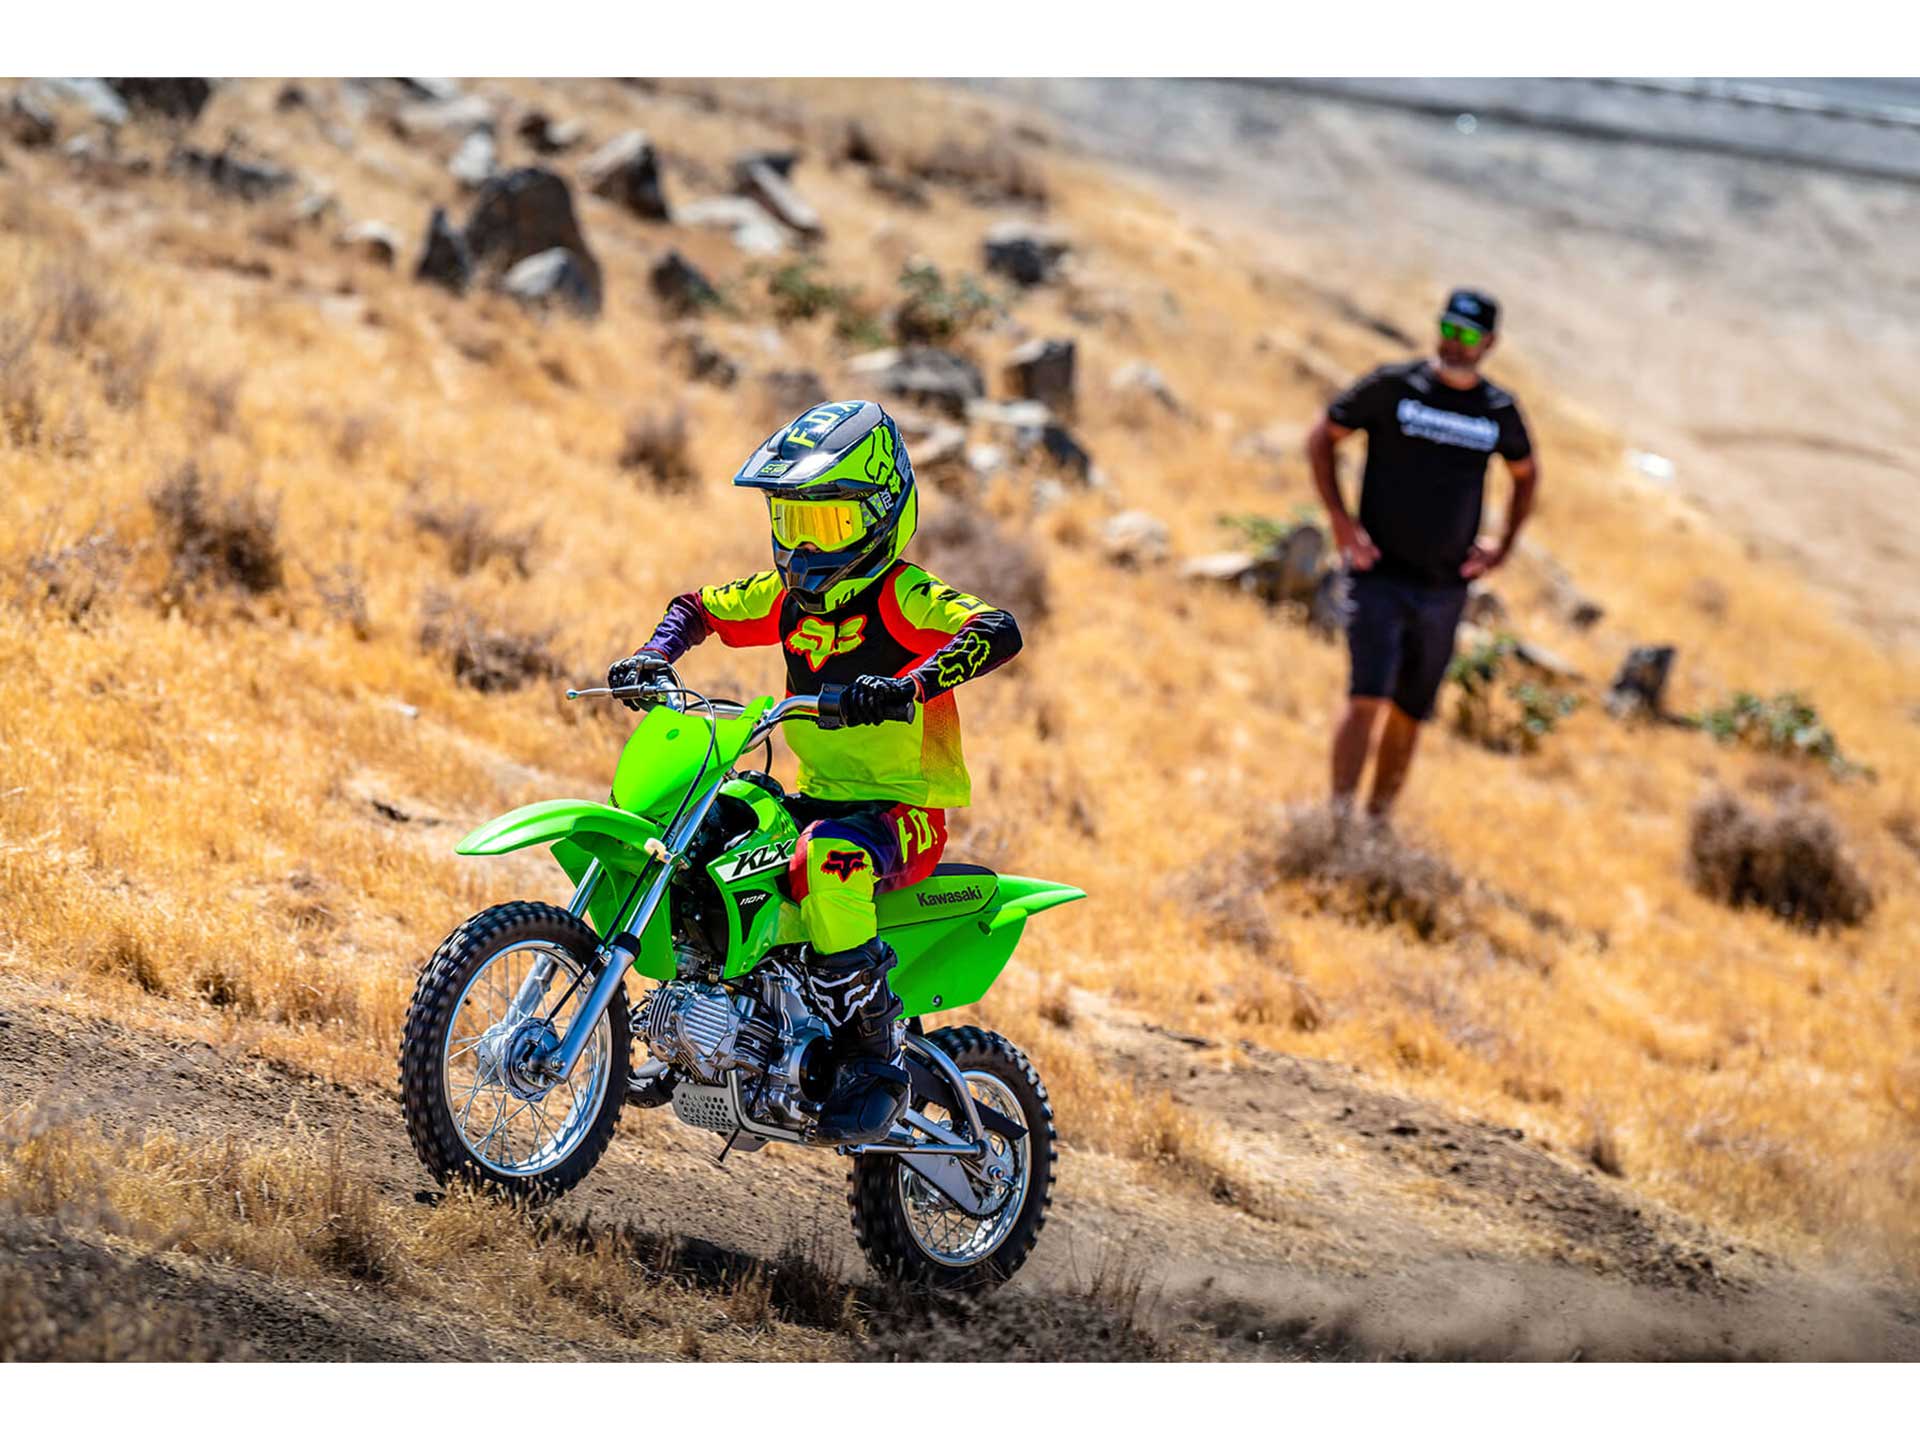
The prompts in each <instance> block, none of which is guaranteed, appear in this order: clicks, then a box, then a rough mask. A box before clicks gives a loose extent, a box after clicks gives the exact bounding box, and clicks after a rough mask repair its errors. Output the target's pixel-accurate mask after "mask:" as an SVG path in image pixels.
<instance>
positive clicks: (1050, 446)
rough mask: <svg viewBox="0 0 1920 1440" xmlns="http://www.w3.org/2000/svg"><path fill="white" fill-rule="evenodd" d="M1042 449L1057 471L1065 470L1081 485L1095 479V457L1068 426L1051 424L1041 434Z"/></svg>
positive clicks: (1056, 423)
mask: <svg viewBox="0 0 1920 1440" xmlns="http://www.w3.org/2000/svg"><path fill="white" fill-rule="evenodd" d="M1040 448H1041V449H1042V450H1044V451H1045V452H1046V456H1047V459H1048V460H1050V461H1051V462H1052V463H1053V465H1054V466H1055V468H1056V469H1059V470H1064V471H1065V472H1066V473H1067V474H1068V475H1070V476H1072V477H1073V479H1075V480H1077V481H1078V482H1080V483H1081V484H1083V485H1084V484H1087V483H1088V482H1090V481H1091V480H1092V479H1093V457H1092V456H1091V455H1089V454H1088V453H1087V450H1086V447H1085V446H1083V445H1082V444H1081V443H1080V442H1079V441H1078V440H1076V439H1075V438H1074V437H1073V434H1072V432H1071V431H1069V430H1068V429H1067V427H1066V426H1064V425H1062V424H1060V423H1058V422H1057V421H1055V422H1050V423H1049V424H1048V425H1047V426H1046V428H1045V429H1043V430H1042V431H1041V432H1040Z"/></svg>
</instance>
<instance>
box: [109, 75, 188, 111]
mask: <svg viewBox="0 0 1920 1440" xmlns="http://www.w3.org/2000/svg"><path fill="white" fill-rule="evenodd" d="M107 84H108V85H109V86H110V87H112V89H113V93H114V94H116V95H118V96H119V97H120V98H121V99H122V100H124V101H126V102H127V104H128V105H129V106H131V107H132V108H133V109H135V110H144V111H146V112H148V113H149V114H153V115H164V116H165V117H166V118H168V119H169V120H196V119H198V118H199V116H200V112H201V111H202V110H204V109H206V108H207V101H209V100H211V99H212V98H213V82H212V81H211V80H201V79H194V78H190V77H187V76H158V77H149V78H147V79H144V80H109V81H107Z"/></svg>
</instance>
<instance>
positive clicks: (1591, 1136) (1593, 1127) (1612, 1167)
mask: <svg viewBox="0 0 1920 1440" xmlns="http://www.w3.org/2000/svg"><path fill="white" fill-rule="evenodd" d="M1580 1154H1581V1155H1582V1156H1584V1157H1585V1159H1586V1160H1587V1163H1588V1164H1590V1165H1592V1166H1593V1168H1594V1169H1596V1170H1598V1171H1599V1172H1600V1173H1601V1174H1603V1175H1611V1176H1613V1177H1614V1178H1615V1179H1616V1180H1617V1179H1619V1178H1621V1177H1622V1176H1624V1175H1625V1174H1626V1173H1627V1161H1626V1156H1625V1153H1624V1152H1623V1151H1622V1150H1621V1148H1620V1137H1619V1136H1618V1135H1617V1134H1615V1133H1614V1130H1613V1127H1612V1126H1611V1125H1609V1124H1608V1123H1607V1120H1606V1117H1605V1116H1603V1115H1600V1114H1598V1113H1594V1114H1591V1115H1589V1116H1588V1117H1587V1138H1586V1140H1585V1141H1584V1142H1583V1143H1582V1144H1581V1146H1580Z"/></svg>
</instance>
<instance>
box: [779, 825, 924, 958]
mask: <svg viewBox="0 0 1920 1440" xmlns="http://www.w3.org/2000/svg"><path fill="white" fill-rule="evenodd" d="M787 809H788V810H789V812H790V813H791V814H792V815H793V817H794V819H795V820H796V821H797V822H798V823H799V824H800V826H801V827H802V828H801V831H800V842H799V844H797V845H795V846H794V847H793V859H792V860H791V861H790V862H789V863H788V867H787V883H788V888H789V889H790V890H791V891H792V894H793V898H794V899H795V900H796V901H798V902H799V905H800V920H801V923H802V924H804V925H805V926H806V930H807V941H808V943H809V944H810V945H811V946H812V948H813V951H814V953H815V954H817V955H822V956H827V955H837V954H839V953H841V952H843V951H848V950H854V949H858V948H859V947H860V946H863V945H865V944H867V943H868V942H869V941H871V940H872V939H873V938H874V937H875V935H876V934H878V933H879V932H878V926H877V924H876V920H875V914H874V906H873V897H874V896H875V895H876V894H878V893H880V892H881V891H884V890H897V889H899V888H900V887H902V886H905V885H917V884H918V883H919V882H920V881H922V880H924V879H926V878H927V876H929V875H931V874H932V873H933V867H934V866H935V865H937V864H938V863H939V861H940V855H941V852H942V851H944V850H945V849H946V846H947V821H946V812H945V811H943V810H928V809H924V808H922V807H920V806H917V805H889V804H887V803H885V802H879V803H858V802H854V803H848V802H840V803H835V802H829V801H822V800H812V799H809V798H808V797H806V796H804V795H796V796H794V797H792V798H791V799H789V800H788V801H787Z"/></svg>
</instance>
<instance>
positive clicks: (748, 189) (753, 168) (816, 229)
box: [733, 159, 827, 240]
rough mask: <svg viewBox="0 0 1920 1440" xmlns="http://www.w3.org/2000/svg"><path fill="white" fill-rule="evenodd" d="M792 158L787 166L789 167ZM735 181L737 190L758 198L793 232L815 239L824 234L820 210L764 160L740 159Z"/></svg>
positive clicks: (781, 173) (780, 172)
mask: <svg viewBox="0 0 1920 1440" xmlns="http://www.w3.org/2000/svg"><path fill="white" fill-rule="evenodd" d="M791 164H792V161H791V159H789V161H788V165H789V168H791ZM733 178H734V183H735V184H736V185H737V186H738V187H739V189H740V193H741V194H743V195H746V196H748V197H750V198H751V199H753V200H755V201H757V202H758V203H759V204H760V206H761V208H763V209H764V210H765V211H766V212H767V213H768V214H769V215H771V216H773V218H774V219H776V220H778V221H779V222H780V223H781V224H782V225H784V226H786V227H787V228H788V229H789V230H791V231H793V232H794V233H795V234H797V235H800V236H802V237H804V238H805V239H808V240H817V239H819V238H820V237H821V236H822V235H824V234H826V233H827V228H826V226H825V225H823V224H821V222H820V212H819V211H817V210H815V209H814V208H813V207H812V206H811V205H809V204H808V203H807V202H806V201H804V200H802V199H801V198H800V192H799V191H797V190H795V189H794V188H793V186H792V185H791V184H789V183H788V181H787V178H786V175H785V174H784V173H783V172H782V171H780V170H778V169H776V168H775V167H774V166H773V165H772V164H771V163H769V162H768V161H767V160H765V159H749V160H743V161H741V162H740V163H739V164H738V165H737V166H736V167H735V169H734V175H733Z"/></svg>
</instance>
